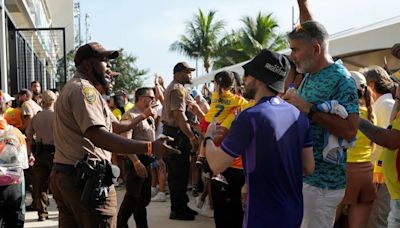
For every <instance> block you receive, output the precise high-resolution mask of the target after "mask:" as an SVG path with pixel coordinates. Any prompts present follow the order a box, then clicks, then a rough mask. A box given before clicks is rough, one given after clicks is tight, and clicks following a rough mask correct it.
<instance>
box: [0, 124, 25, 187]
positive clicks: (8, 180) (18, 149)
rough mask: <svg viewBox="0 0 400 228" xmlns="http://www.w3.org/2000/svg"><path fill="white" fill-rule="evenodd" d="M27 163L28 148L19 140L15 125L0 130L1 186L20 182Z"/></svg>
mask: <svg viewBox="0 0 400 228" xmlns="http://www.w3.org/2000/svg"><path fill="white" fill-rule="evenodd" d="M27 165H28V164H27V154H26V149H25V148H24V147H23V145H21V143H20V141H19V140H18V138H17V136H16V134H15V132H14V129H13V126H11V125H9V126H8V127H7V129H5V130H0V186H5V185H11V184H20V183H21V181H22V178H23V177H24V172H23V169H24V168H27V167H26V166H27Z"/></svg>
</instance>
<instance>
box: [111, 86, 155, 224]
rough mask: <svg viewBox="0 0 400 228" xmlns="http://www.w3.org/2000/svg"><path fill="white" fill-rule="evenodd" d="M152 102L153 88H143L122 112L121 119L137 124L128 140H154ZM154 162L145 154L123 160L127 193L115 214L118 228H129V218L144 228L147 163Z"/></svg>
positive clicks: (147, 197) (148, 182)
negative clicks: (132, 105) (129, 106)
mask: <svg viewBox="0 0 400 228" xmlns="http://www.w3.org/2000/svg"><path fill="white" fill-rule="evenodd" d="M154 103H155V95H154V91H153V88H149V87H142V88H139V89H137V90H136V92H135V106H134V107H133V108H132V109H130V110H129V111H128V112H126V113H124V115H123V116H122V119H123V120H125V119H127V120H131V121H134V122H137V125H136V126H135V128H134V129H132V130H131V131H129V132H128V133H127V134H126V137H127V138H129V139H136V140H145V141H153V140H155V130H156V126H155V121H154V118H155V115H156V110H155V109H153V108H152V105H154ZM153 160H154V159H152V158H150V157H149V156H146V155H142V154H140V155H128V159H125V186H126V192H125V196H124V199H123V201H122V203H121V206H120V208H119V211H118V219H117V220H118V222H117V227H118V228H123V227H128V220H129V218H130V217H131V216H132V214H133V217H134V219H135V222H136V227H137V228H147V227H148V224H147V212H146V207H147V206H148V205H149V203H150V198H151V170H150V163H151V162H152V161H153Z"/></svg>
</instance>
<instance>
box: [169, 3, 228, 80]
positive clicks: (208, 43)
mask: <svg viewBox="0 0 400 228" xmlns="http://www.w3.org/2000/svg"><path fill="white" fill-rule="evenodd" d="M215 13H216V11H212V10H211V11H210V12H208V13H204V12H203V11H202V10H201V9H199V12H198V14H195V15H194V17H193V21H188V22H187V24H186V35H182V36H181V37H180V40H179V41H176V42H174V43H173V44H171V46H170V50H171V51H177V52H179V53H181V54H184V55H186V56H188V57H190V58H197V57H200V58H201V59H203V63H204V69H205V71H206V72H207V73H208V72H209V69H210V66H211V58H212V57H213V53H215V48H216V45H217V41H218V35H219V34H220V32H221V31H222V29H223V28H224V25H225V23H224V21H222V20H217V19H215Z"/></svg>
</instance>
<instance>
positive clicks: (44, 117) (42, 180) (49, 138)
mask: <svg viewBox="0 0 400 228" xmlns="http://www.w3.org/2000/svg"><path fill="white" fill-rule="evenodd" d="M56 99H57V97H56V95H55V94H54V93H53V92H52V91H50V90H47V91H45V92H44V93H43V97H42V101H41V102H42V107H43V111H41V112H38V113H37V114H36V115H35V116H34V117H33V118H32V121H31V123H30V124H29V126H28V129H27V130H26V138H27V139H26V142H27V146H28V154H31V155H32V148H31V146H32V142H33V135H35V134H36V139H35V160H34V161H35V164H34V165H33V171H34V174H35V175H34V177H35V184H36V192H35V194H36V199H37V201H36V205H34V206H36V209H37V211H38V216H39V218H38V220H39V221H44V220H46V219H48V211H47V205H48V204H49V198H48V196H47V190H48V187H49V176H50V171H51V168H52V166H53V159H54V152H55V151H56V150H55V147H54V138H53V120H54V102H55V101H56Z"/></svg>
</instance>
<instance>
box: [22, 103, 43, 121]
mask: <svg viewBox="0 0 400 228" xmlns="http://www.w3.org/2000/svg"><path fill="white" fill-rule="evenodd" d="M21 111H22V115H24V116H31V117H34V116H35V115H36V113H38V112H39V111H42V107H40V106H39V105H38V104H37V103H36V102H35V101H33V100H32V99H30V100H27V101H25V102H24V103H23V104H22V106H21Z"/></svg>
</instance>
